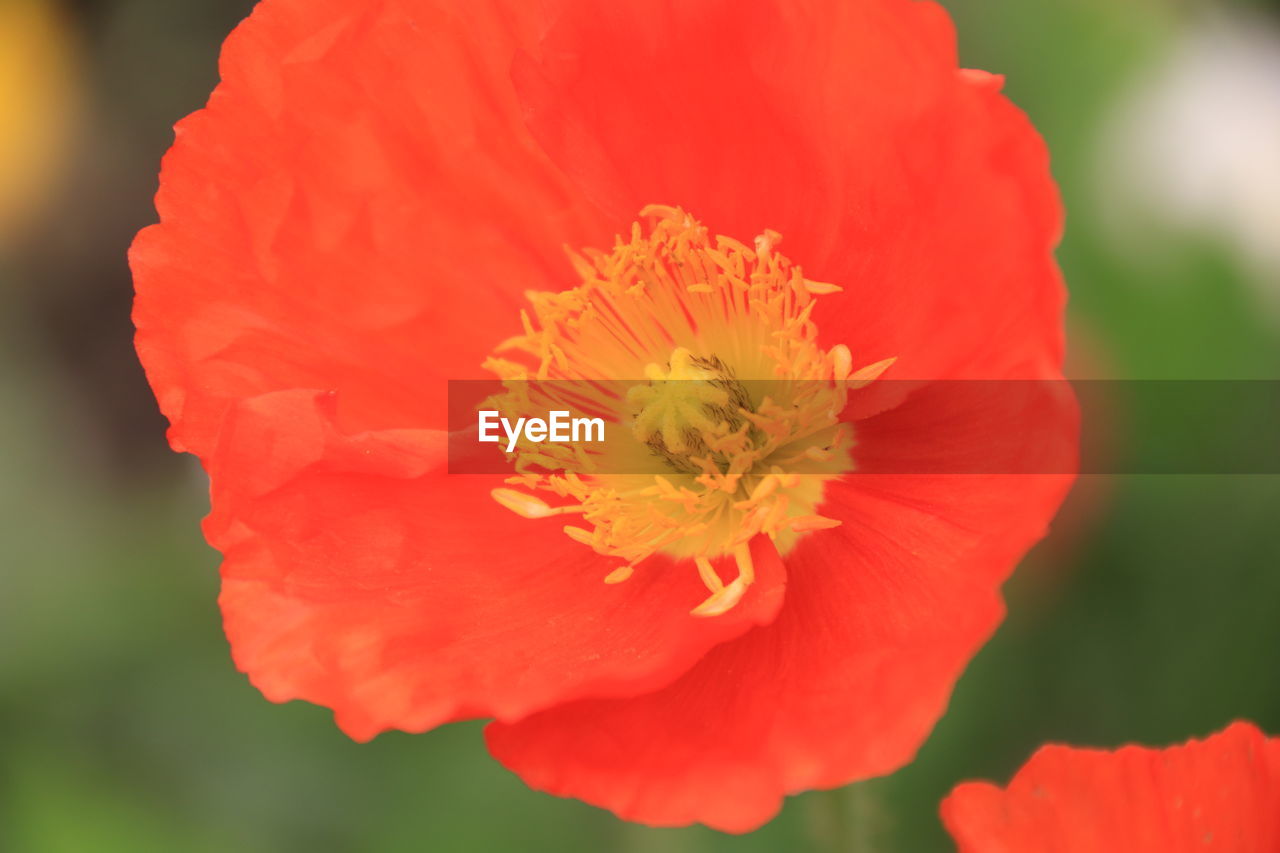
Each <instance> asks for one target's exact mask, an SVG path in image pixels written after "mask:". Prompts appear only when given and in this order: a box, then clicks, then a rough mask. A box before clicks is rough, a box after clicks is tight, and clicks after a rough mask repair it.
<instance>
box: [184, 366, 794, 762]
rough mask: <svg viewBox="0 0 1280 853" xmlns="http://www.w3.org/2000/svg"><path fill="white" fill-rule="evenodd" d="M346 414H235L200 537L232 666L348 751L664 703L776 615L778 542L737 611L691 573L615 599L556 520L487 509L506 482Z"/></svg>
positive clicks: (652, 577) (761, 548)
mask: <svg viewBox="0 0 1280 853" xmlns="http://www.w3.org/2000/svg"><path fill="white" fill-rule="evenodd" d="M337 408H338V405H337V402H336V400H335V399H334V395H329V394H315V393H313V392H304V391H286V392H277V393H273V394H267V395H263V396H260V397H257V398H254V399H252V400H249V401H246V402H244V403H242V404H240V405H238V406H237V407H236V408H235V409H233V410H232V412H231V414H230V416H229V418H228V427H227V430H226V431H225V433H224V436H223V441H222V444H221V445H220V447H219V450H218V452H217V453H215V454H214V455H213V457H212V461H211V465H212V467H211V473H212V474H213V482H214V489H213V512H212V513H211V515H210V517H209V518H208V520H207V521H206V523H205V532H206V535H207V536H208V538H209V541H210V542H211V543H212V544H213V545H214V546H215V547H217V548H218V549H219V550H220V551H222V553H223V556H224V562H223V567H222V574H223V579H224V583H223V592H222V597H221V604H222V607H223V613H224V619H225V626H226V631H227V636H228V638H229V639H230V641H231V645H232V651H233V654H234V656H235V659H236V662H237V664H238V665H239V667H240V668H241V669H242V670H244V671H246V672H247V673H248V674H249V676H250V678H251V680H252V681H253V683H254V684H255V685H256V686H257V687H259V689H261V690H262V691H263V693H264V694H265V695H266V696H267V697H268V698H269V699H272V700H274V701H285V700H288V699H295V698H300V699H306V700H308V701H311V702H315V703H318V704H321V705H325V706H327V707H329V708H332V709H334V711H335V713H336V716H337V720H338V723H339V725H341V726H342V728H343V729H344V730H345V731H346V732H347V733H348V734H350V735H351V736H352V737H355V738H357V739H361V740H363V739H367V738H370V737H372V736H373V735H375V734H377V733H378V732H379V731H382V730H384V729H387V728H399V729H405V730H409V731H421V730H424V729H428V728H431V727H433V726H435V725H438V724H440V723H442V722H446V721H448V720H452V719H460V718H466V717H476V716H495V717H498V718H500V719H517V718H519V717H521V716H523V715H525V714H528V713H530V712H532V711H535V710H539V709H541V708H544V707H547V706H548V705H552V704H555V703H558V702H563V701H567V700H571V699H575V698H579V697H582V696H620V695H629V694H630V693H632V692H636V691H649V690H653V689H656V688H657V687H660V686H662V685H663V684H666V683H668V682H669V681H671V680H672V679H674V678H676V677H677V676H678V675H679V674H680V673H681V672H683V671H684V670H686V669H687V668H688V667H689V666H691V665H692V664H693V663H694V662H695V661H696V660H697V659H698V658H699V657H700V656H701V655H703V654H704V653H705V652H706V650H707V649H709V648H710V647H712V646H713V645H715V644H716V643H719V642H721V641H723V640H726V639H729V638H731V637H734V636H737V635H739V634H741V633H742V632H743V631H745V630H747V629H749V628H750V627H752V626H753V625H758V624H764V623H767V622H768V621H770V620H771V619H772V618H773V617H774V615H775V614H776V612H777V610H778V607H779V605H780V604H781V601H782V590H783V583H784V578H783V573H782V568H781V563H780V561H779V559H778V557H777V552H776V551H775V550H774V549H773V548H772V546H771V545H770V544H769V543H768V541H767V540H766V539H763V538H760V539H759V541H757V542H756V543H754V547H753V549H752V550H753V556H754V557H755V561H756V568H757V572H758V574H757V581H756V583H755V585H753V586H752V587H751V588H750V590H749V591H748V594H747V595H746V597H745V598H744V599H743V601H742V602H740V603H739V605H738V606H737V607H735V608H734V609H732V610H731V611H729V612H728V613H726V614H724V615H723V616H720V617H717V618H715V619H699V618H696V617H693V616H691V615H690V610H691V609H693V608H694V607H695V606H697V605H698V604H699V603H700V602H701V601H702V600H703V599H705V598H706V588H705V587H704V586H703V585H702V583H701V582H700V581H699V580H698V575H697V572H696V571H695V570H694V568H693V566H692V564H689V565H674V564H672V563H670V562H664V561H663V560H661V559H655V560H653V561H649V562H646V563H644V564H642V566H641V567H639V568H638V569H637V570H636V572H635V575H634V577H633V578H632V579H631V580H629V581H627V582H625V583H621V584H614V585H607V584H605V583H604V582H603V578H604V577H605V575H606V574H607V573H608V572H609V571H610V570H611V569H612V568H616V566H613V565H610V564H609V561H607V560H605V559H604V558H602V557H600V556H599V555H597V554H595V553H594V552H593V551H591V550H590V549H589V548H587V547H585V546H583V545H581V544H579V543H576V542H574V541H572V540H571V539H569V538H568V537H567V536H565V535H564V533H563V532H562V530H561V527H562V524H560V523H557V521H556V519H542V520H530V519H526V518H521V517H519V516H517V515H515V514H513V513H511V512H510V511H508V510H507V509H504V508H502V507H500V506H499V505H498V504H497V502H496V501H494V500H493V498H492V497H491V496H490V490H491V489H492V488H494V487H495V486H500V485H502V478H501V477H490V476H481V475H453V476H449V475H446V474H445V473H444V471H443V468H442V466H443V465H444V461H445V460H444V456H445V449H444V448H445V435H444V434H443V433H440V432H437V431H430V430H385V431H378V432H367V433H360V434H355V435H348V434H343V433H341V432H340V431H339V430H338V429H337V428H336V426H335V417H334V412H335V410H336V409H337ZM446 476H449V480H448V483H447V487H446V483H445V481H444V478H445V477H446ZM719 568H721V569H722V570H723V572H724V573H727V572H728V571H729V569H728V568H727V567H719Z"/></svg>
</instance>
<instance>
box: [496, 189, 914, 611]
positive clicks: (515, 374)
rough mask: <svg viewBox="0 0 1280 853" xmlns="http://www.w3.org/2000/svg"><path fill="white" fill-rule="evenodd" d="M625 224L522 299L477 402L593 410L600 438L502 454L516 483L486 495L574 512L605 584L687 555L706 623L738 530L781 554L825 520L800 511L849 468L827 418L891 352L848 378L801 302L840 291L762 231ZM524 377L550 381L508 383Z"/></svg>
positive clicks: (742, 583)
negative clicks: (562, 278)
mask: <svg viewBox="0 0 1280 853" xmlns="http://www.w3.org/2000/svg"><path fill="white" fill-rule="evenodd" d="M641 215H642V216H643V217H645V218H647V219H649V220H650V223H649V228H648V229H647V233H646V229H645V228H643V227H642V226H641V225H640V224H638V223H637V224H636V225H634V226H633V227H632V228H631V229H630V231H629V232H628V234H627V235H626V236H624V237H623V236H620V237H618V238H617V241H616V242H615V244H614V246H613V247H612V249H611V250H610V251H608V252H603V251H596V250H585V251H583V252H582V253H581V254H576V253H571V256H570V260H571V263H572V264H573V268H574V269H575V270H576V271H577V273H578V275H579V276H580V277H581V278H582V283H581V284H580V285H579V286H578V287H575V288H573V289H571V290H567V291H564V292H561V293H533V294H530V302H531V311H526V312H522V313H521V317H520V325H521V328H522V330H523V334H520V335H517V336H515V337H513V338H510V339H509V340H507V341H504V342H503V344H502V346H501V350H502V352H503V353H504V356H503V357H502V358H490V359H489V360H488V361H486V363H485V366H486V367H487V368H488V369H490V370H492V371H493V372H494V373H496V374H497V375H498V376H499V377H500V378H501V379H503V380H507V381H506V382H505V383H504V384H505V386H506V389H507V390H506V392H505V393H504V394H502V395H499V396H497V397H495V398H493V399H491V400H489V401H486V403H485V408H495V409H498V410H500V411H501V412H502V413H503V415H504V416H506V417H509V418H513V419H514V418H517V417H521V416H543V415H545V413H546V412H548V411H552V410H555V409H567V410H569V411H571V412H573V413H574V414H575V416H576V415H578V414H583V415H586V416H589V417H601V418H603V419H605V421H606V423H607V424H608V425H609V428H612V429H613V430H614V431H613V432H612V433H610V432H609V431H608V429H607V430H606V436H610V435H611V436H612V438H609V439H608V440H606V441H605V442H603V443H596V444H573V445H571V446H562V445H555V444H552V443H540V444H529V443H527V442H520V443H518V444H517V445H516V448H515V451H514V457H515V468H516V475H515V476H514V477H512V478H509V479H508V483H509V484H510V485H512V486H518V487H519V489H520V490H517V489H515V488H500V489H495V490H494V491H493V498H494V500H496V501H497V502H498V503H500V504H501V505H503V506H504V507H507V508H508V509H510V510H511V511H513V512H515V513H517V514H519V515H521V516H523V517H525V518H530V519H541V518H547V517H550V516H554V515H562V514H569V513H573V514H577V515H579V516H580V517H581V526H576V525H573V526H566V527H565V528H564V531H565V534H566V535H568V536H569V537H570V538H572V539H573V540H574V541H575V542H579V543H581V544H583V545H586V546H588V547H590V548H593V549H595V550H596V551H597V552H599V553H600V554H603V555H606V556H609V557H614V558H618V559H621V560H623V561H625V565H624V566H622V567H621V568H619V569H616V570H615V571H613V572H611V573H610V574H609V575H608V576H607V577H606V578H605V582H606V583H610V584H612V583H620V582H622V581H624V580H626V579H627V578H628V577H630V576H631V574H632V572H633V571H634V569H635V567H636V566H637V564H639V563H641V562H642V561H644V560H645V559H646V558H648V557H650V556H652V555H653V554H655V553H660V552H661V553H665V554H667V555H669V556H671V557H674V558H676V559H677V560H692V561H693V564H694V566H695V567H696V569H697V571H698V574H699V576H700V577H701V579H702V581H703V583H704V584H705V585H706V587H707V589H708V591H709V592H710V596H709V597H708V598H707V599H706V600H705V601H703V602H702V603H701V604H699V605H698V606H697V607H696V608H694V609H693V611H692V612H693V613H694V615H697V616H716V615H719V614H721V613H724V612H726V611H728V610H729V609H731V608H733V607H734V606H735V605H736V604H737V603H738V602H739V601H740V600H741V599H742V596H743V595H745V594H746V592H747V589H748V587H750V585H751V584H752V582H753V581H754V578H755V573H754V567H753V565H752V560H751V554H750V551H749V547H750V542H751V540H752V539H753V538H754V537H756V536H759V535H766V536H769V537H771V538H772V539H773V540H774V542H775V543H776V546H777V548H778V549H779V551H780V552H782V553H786V551H788V550H789V549H790V548H791V547H794V545H795V542H796V540H797V538H799V537H800V536H803V535H810V534H811V533H812V532H813V531H820V530H823V529H827V528H830V527H834V526H836V525H838V524H839V522H838V521H835V520H833V519H829V518H826V517H824V516H822V515H820V514H818V513H817V511H816V510H817V507H818V506H819V504H820V503H821V500H822V495H823V491H824V484H825V483H826V482H827V481H828V480H830V479H831V478H832V477H835V476H839V475H841V474H843V473H846V472H848V471H849V470H851V468H852V461H851V456H850V449H851V447H852V443H853V442H852V435H851V432H850V430H849V428H848V426H847V425H843V424H840V423H839V422H838V420H839V415H840V413H841V411H842V410H843V409H844V405H845V400H846V396H847V395H848V394H849V393H850V392H851V391H853V390H856V389H858V388H860V387H863V386H865V385H866V384H868V383H870V382H872V381H874V380H875V379H877V378H878V377H880V376H881V375H882V374H883V373H884V372H885V371H886V370H887V369H888V368H889V366H890V365H891V364H892V363H893V359H886V360H884V361H880V362H877V363H876V364H872V365H869V366H867V367H864V368H862V369H860V370H856V371H855V370H854V361H853V354H852V353H851V351H850V349H849V347H847V346H845V345H843V344H838V345H836V346H834V347H832V348H831V349H829V350H823V349H822V348H820V347H819V346H818V343H817V338H818V329H817V325H816V323H815V321H814V319H813V316H814V310H815V306H816V305H817V298H818V297H819V296H822V295H826V294H830V293H835V292H838V291H839V290H840V288H839V286H837V285H835V284H830V283H827V282H819V281H814V280H812V279H808V278H805V277H804V275H803V273H802V271H801V269H800V268H799V267H798V266H795V265H793V264H792V263H791V262H790V260H788V259H787V258H786V257H785V256H784V255H782V254H780V253H779V252H778V251H777V246H778V245H779V243H780V242H781V240H782V236H781V235H780V234H778V233H777V232H776V231H768V230H766V231H765V232H764V233H763V234H761V235H760V236H758V237H757V238H756V239H755V241H754V242H753V244H752V245H751V246H748V245H747V244H745V243H742V242H740V241H738V240H734V239H732V238H730V237H725V236H712V235H711V234H710V233H709V232H708V231H707V229H706V228H704V227H703V226H702V225H700V224H699V223H698V222H697V221H696V220H694V219H693V218H692V217H690V216H689V215H688V214H686V213H685V212H684V211H683V210H681V209H679V208H675V207H666V206H661V205H653V206H650V207H647V208H645V209H644V210H643V211H642V212H641ZM532 379H548V380H557V381H552V382H536V383H524V382H522V381H521V380H532ZM558 380H573V381H571V382H565V381H558ZM620 380H626V382H624V383H622V385H621V386H620V385H619V381H620ZM649 468H652V470H651V471H649V472H648V473H614V472H623V471H627V472H630V471H637V472H638V471H641V470H648V469H649ZM530 492H537V493H539V495H535V494H530ZM544 497H545V498H546V500H544ZM548 501H550V502H548ZM726 554H732V555H733V557H734V561H735V563H736V564H737V568H738V576H737V578H735V579H734V580H733V581H732V582H730V583H728V584H726V583H724V582H723V581H722V580H721V579H720V577H719V576H718V575H717V573H716V571H715V570H714V568H713V567H712V564H711V561H712V560H713V559H715V558H716V557H719V556H721V555H726Z"/></svg>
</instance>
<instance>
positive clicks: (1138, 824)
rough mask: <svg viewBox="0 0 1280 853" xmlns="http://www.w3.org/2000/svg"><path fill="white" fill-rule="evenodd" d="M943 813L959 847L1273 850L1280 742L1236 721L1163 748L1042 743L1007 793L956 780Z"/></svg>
mask: <svg viewBox="0 0 1280 853" xmlns="http://www.w3.org/2000/svg"><path fill="white" fill-rule="evenodd" d="M942 820H943V822H944V823H945V824H946V826H947V829H948V830H949V831H950V832H951V835H952V837H954V838H955V840H956V844H957V846H958V847H959V849H960V853H1032V851H1034V853H1043V851H1050V850H1052V851H1061V853H1111V851H1115V853H1184V851H1185V853H1191V851H1213V850H1218V851H1223V853H1272V851H1275V850H1280V739H1278V738H1271V739H1268V738H1267V737H1266V736H1265V735H1263V734H1262V732H1260V731H1258V729H1257V727H1255V726H1254V725H1252V724H1251V723H1244V722H1237V723H1233V724H1231V725H1230V726H1228V727H1227V729H1226V730H1224V731H1222V732H1219V733H1217V734H1215V735H1211V736H1210V737H1208V738H1206V739H1204V740H1191V741H1188V742H1187V743H1186V744H1183V745H1182V746H1171V747H1168V748H1166V749H1147V748H1145V747H1140V746H1126V747H1122V748H1121V749H1118V750H1116V751H1114V752H1109V751H1107V750H1100V749H1076V748H1073V747H1068V746H1056V745H1055V746H1045V747H1041V748H1040V749H1039V750H1037V751H1036V754H1035V755H1033V756H1031V760H1030V761H1028V762H1027V763H1026V765H1025V766H1023V768H1022V769H1021V770H1019V771H1018V773H1017V775H1015V776H1014V777H1013V781H1011V782H1010V783H1009V786H1008V787H1007V788H1005V789H1003V790H1002V789H1000V788H997V787H996V786H995V785H992V784H989V783H987V782H966V783H964V784H963V785H959V786H957V787H956V789H955V790H954V791H952V792H951V794H950V795H949V796H948V797H947V798H946V799H945V800H943V802H942Z"/></svg>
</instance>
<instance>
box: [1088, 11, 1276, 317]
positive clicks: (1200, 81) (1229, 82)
mask: <svg viewBox="0 0 1280 853" xmlns="http://www.w3.org/2000/svg"><path fill="white" fill-rule="evenodd" d="M1102 139H1103V144H1104V150H1103V152H1102V156H1101V158H1100V162H1101V163H1102V164H1103V170H1102V182H1101V193H1102V197H1103V201H1104V208H1105V215H1106V216H1107V217H1108V218H1109V219H1110V220H1111V221H1109V222H1108V224H1109V225H1111V226H1113V227H1112V230H1113V231H1114V232H1115V233H1118V234H1120V235H1121V236H1122V237H1123V236H1126V235H1132V236H1133V237H1134V240H1135V241H1136V240H1138V237H1139V235H1138V230H1137V229H1139V228H1141V227H1142V225H1148V224H1151V223H1153V222H1154V223H1157V224H1160V225H1163V226H1166V227H1168V228H1170V229H1172V230H1173V231H1174V232H1175V234H1176V233H1177V232H1197V233H1202V234H1208V235H1210V236H1212V237H1214V238H1216V239H1219V240H1223V241H1226V243H1227V244H1228V247H1229V248H1230V249H1231V250H1232V251H1233V252H1234V253H1236V254H1237V255H1238V256H1239V259H1240V262H1241V266H1242V272H1244V273H1245V274H1246V275H1248V276H1249V277H1250V278H1251V279H1252V280H1253V281H1255V282H1256V283H1257V285H1258V289H1259V294H1260V298H1261V299H1262V300H1263V301H1264V302H1265V303H1267V305H1268V307H1269V308H1270V310H1271V312H1272V313H1273V316H1274V317H1275V319H1276V320H1277V322H1280V25H1278V24H1277V22H1276V21H1274V20H1273V19H1271V18H1267V17H1264V16H1263V15H1261V14H1257V13H1249V12H1241V11H1236V12H1230V13H1229V12H1227V11H1225V10H1221V9H1219V10H1216V11H1214V12H1213V13H1211V14H1205V15H1202V16H1198V17H1193V18H1190V19H1188V20H1187V21H1186V22H1185V25H1184V27H1183V29H1182V32H1181V33H1179V34H1178V35H1177V36H1176V37H1175V38H1174V39H1173V40H1172V41H1171V42H1170V45H1169V47H1168V49H1167V50H1166V51H1164V52H1163V53H1162V54H1161V55H1160V56H1159V57H1157V58H1156V60H1155V61H1154V63H1153V64H1152V65H1151V66H1150V67H1149V68H1148V69H1147V70H1146V71H1144V72H1140V73H1139V74H1138V75H1137V77H1136V78H1135V80H1134V82H1133V84H1132V85H1131V86H1130V87H1129V88H1128V89H1127V90H1126V91H1125V92H1124V93H1123V94H1122V95H1121V97H1120V98H1119V100H1118V101H1117V104H1116V106H1115V109H1114V113H1113V115H1112V117H1111V119H1110V121H1109V122H1108V124H1107V127H1106V129H1105V130H1104V133H1103V135H1102ZM1135 223H1142V225H1137V224H1135ZM1142 242H1144V243H1145V245H1146V248H1147V250H1150V249H1151V247H1152V246H1151V241H1150V236H1149V235H1148V236H1147V238H1146V239H1145V240H1143V241H1142Z"/></svg>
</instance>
